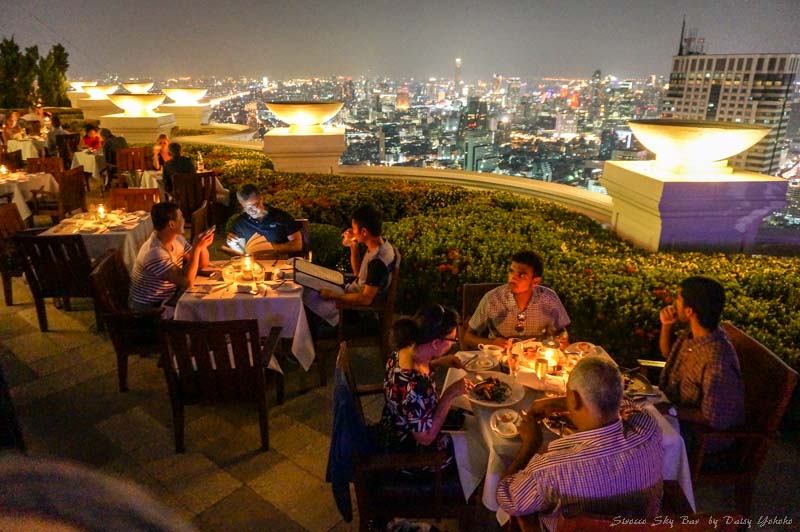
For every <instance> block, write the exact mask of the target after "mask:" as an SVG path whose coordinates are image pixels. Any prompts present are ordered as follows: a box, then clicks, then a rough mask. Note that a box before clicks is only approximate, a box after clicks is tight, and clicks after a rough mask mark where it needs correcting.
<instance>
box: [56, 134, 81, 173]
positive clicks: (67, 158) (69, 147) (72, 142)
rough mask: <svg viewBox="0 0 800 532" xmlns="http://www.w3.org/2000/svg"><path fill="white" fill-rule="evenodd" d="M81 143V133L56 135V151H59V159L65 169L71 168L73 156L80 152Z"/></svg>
mask: <svg viewBox="0 0 800 532" xmlns="http://www.w3.org/2000/svg"><path fill="white" fill-rule="evenodd" d="M80 143H81V134H80V133H66V134H64V135H56V150H58V157H59V158H60V159H61V161H62V164H63V168H69V167H70V166H71V165H72V156H73V155H75V152H76V151H78V146H79V145H80ZM63 168H62V169H63Z"/></svg>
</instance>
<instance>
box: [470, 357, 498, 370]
mask: <svg viewBox="0 0 800 532" xmlns="http://www.w3.org/2000/svg"><path fill="white" fill-rule="evenodd" d="M495 366H497V359H496V358H494V357H493V356H491V355H484V354H480V355H478V356H476V357H474V358H471V359H469V361H468V362H467V363H466V364H464V369H465V370H467V371H489V370H490V369H492V368H494V367H495Z"/></svg>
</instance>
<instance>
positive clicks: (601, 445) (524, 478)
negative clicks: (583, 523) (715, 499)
mask: <svg viewBox="0 0 800 532" xmlns="http://www.w3.org/2000/svg"><path fill="white" fill-rule="evenodd" d="M623 406H624V407H625V410H626V411H627V415H626V416H625V417H624V418H623V419H620V420H619V421H617V422H615V423H612V424H610V425H607V426H605V427H600V428H599V429H594V430H587V431H583V432H577V433H575V434H572V435H571V436H565V437H563V438H560V439H558V440H554V441H552V442H551V443H550V445H548V447H547V451H546V452H545V453H543V454H536V455H534V457H533V458H532V459H531V461H530V462H528V465H527V466H526V467H525V469H523V470H521V471H518V472H517V473H515V474H513V475H511V476H508V477H506V478H504V479H502V480H501V481H500V482H499V484H498V485H497V502H498V504H499V505H500V508H502V509H503V510H504V511H505V512H506V513H508V514H509V515H527V514H532V513H534V512H539V513H540V519H541V524H542V525H543V529H544V530H555V528H556V522H557V521H558V518H559V516H560V515H562V514H563V515H567V516H570V515H580V514H585V513H595V514H604V515H621V516H629V517H654V516H655V515H657V514H658V511H659V509H660V506H661V494H662V467H663V466H662V460H663V451H662V449H661V431H660V430H659V428H658V422H657V421H656V420H655V419H654V418H653V417H651V415H650V414H648V413H647V412H645V411H643V410H639V409H638V408H637V407H636V406H635V405H633V403H631V402H629V401H623Z"/></svg>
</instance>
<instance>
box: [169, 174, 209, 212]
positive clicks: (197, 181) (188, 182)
mask: <svg viewBox="0 0 800 532" xmlns="http://www.w3.org/2000/svg"><path fill="white" fill-rule="evenodd" d="M172 196H173V199H174V201H175V203H177V204H178V207H180V208H181V212H183V213H184V215H186V214H189V213H193V212H194V211H196V210H197V209H199V208H200V206H201V205H202V204H203V202H204V201H205V202H207V205H208V212H207V214H206V217H207V220H206V223H207V224H208V223H210V221H211V219H212V218H211V215H212V213H211V211H212V205H213V204H214V200H215V199H216V180H215V179H214V172H198V173H191V174H175V175H173V176H172Z"/></svg>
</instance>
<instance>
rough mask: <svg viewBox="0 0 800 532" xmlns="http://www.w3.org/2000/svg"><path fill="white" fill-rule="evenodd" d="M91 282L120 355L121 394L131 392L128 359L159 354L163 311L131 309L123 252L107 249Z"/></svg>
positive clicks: (118, 361)
mask: <svg viewBox="0 0 800 532" xmlns="http://www.w3.org/2000/svg"><path fill="white" fill-rule="evenodd" d="M89 279H90V281H91V283H92V288H93V289H94V299H95V305H96V306H97V307H98V308H99V309H100V319H102V320H103V322H104V323H105V326H106V329H107V330H108V334H109V336H110V337H111V343H112V344H113V345H114V351H115V352H116V355H117V375H118V377H119V391H120V392H127V391H128V357H129V356H130V355H148V354H151V353H157V352H158V351H159V343H158V335H157V325H158V322H159V320H160V318H161V309H160V308H155V309H152V310H132V309H131V308H130V307H129V306H128V293H129V292H130V287H131V278H130V276H129V275H128V269H127V268H126V267H125V263H124V262H123V260H122V250H120V249H110V250H108V251H107V252H106V253H105V254H104V255H103V256H102V257H100V260H98V261H97V264H96V265H95V267H94V270H92V273H91V275H90V276H89Z"/></svg>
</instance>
